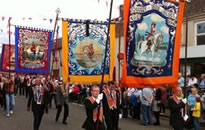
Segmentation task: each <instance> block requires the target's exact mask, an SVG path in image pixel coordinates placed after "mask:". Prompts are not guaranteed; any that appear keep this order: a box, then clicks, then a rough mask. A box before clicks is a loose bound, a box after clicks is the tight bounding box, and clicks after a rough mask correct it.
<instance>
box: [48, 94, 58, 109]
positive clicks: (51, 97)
mask: <svg viewBox="0 0 205 130" xmlns="http://www.w3.org/2000/svg"><path fill="white" fill-rule="evenodd" d="M53 99H54V102H55V106H56V108H57V100H56V94H51V95H50V102H49V108H51V107H52V100H53Z"/></svg>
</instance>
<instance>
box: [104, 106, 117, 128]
mask: <svg viewBox="0 0 205 130" xmlns="http://www.w3.org/2000/svg"><path fill="white" fill-rule="evenodd" d="M105 122H106V125H107V130H118V124H119V112H117V110H116V109H115V110H110V112H109V113H107V114H106V115H105Z"/></svg>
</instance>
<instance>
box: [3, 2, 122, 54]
mask: <svg viewBox="0 0 205 130" xmlns="http://www.w3.org/2000/svg"><path fill="white" fill-rule="evenodd" d="M110 1H111V0H0V3H1V4H0V52H1V46H2V44H7V43H8V41H9V40H8V30H9V29H8V27H7V25H8V19H9V17H12V19H11V24H12V26H11V32H12V34H11V44H14V40H15V36H14V30H15V25H20V26H28V27H35V28H43V29H51V30H53V29H54V23H55V17H56V12H55V10H56V9H57V8H60V10H61V13H60V14H59V17H60V18H69V19H85V20H87V19H91V20H94V19H97V20H106V19H108V17H109V10H110ZM113 1H114V2H113V11H112V12H113V13H112V18H116V17H119V5H122V4H123V1H124V0H113ZM3 17H5V18H4V20H3ZM29 18H30V19H29ZM43 19H44V20H43ZM45 19H46V20H45ZM51 19H52V23H51V22H50V20H51ZM58 25H59V26H60V28H61V22H59V23H58ZM2 31H3V32H2ZM60 36H61V33H60V32H59V37H60Z"/></svg>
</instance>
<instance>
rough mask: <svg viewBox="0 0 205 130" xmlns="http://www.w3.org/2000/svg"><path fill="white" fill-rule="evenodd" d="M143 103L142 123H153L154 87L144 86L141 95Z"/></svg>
mask: <svg viewBox="0 0 205 130" xmlns="http://www.w3.org/2000/svg"><path fill="white" fill-rule="evenodd" d="M140 99H141V103H142V117H143V123H142V125H144V126H146V125H148V124H149V125H152V101H153V90H152V88H144V89H143V90H142V95H141V97H140Z"/></svg>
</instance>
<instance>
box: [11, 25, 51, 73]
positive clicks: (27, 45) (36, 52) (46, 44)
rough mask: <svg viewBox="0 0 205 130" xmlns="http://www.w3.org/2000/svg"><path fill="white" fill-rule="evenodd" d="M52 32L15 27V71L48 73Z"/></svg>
mask: <svg viewBox="0 0 205 130" xmlns="http://www.w3.org/2000/svg"><path fill="white" fill-rule="evenodd" d="M51 44H52V32H50V31H45V30H43V29H30V28H27V27H23V28H22V27H15V50H16V51H15V55H16V57H15V58H16V59H15V68H16V71H17V72H28V73H48V72H49V71H50V54H51Z"/></svg>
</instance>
